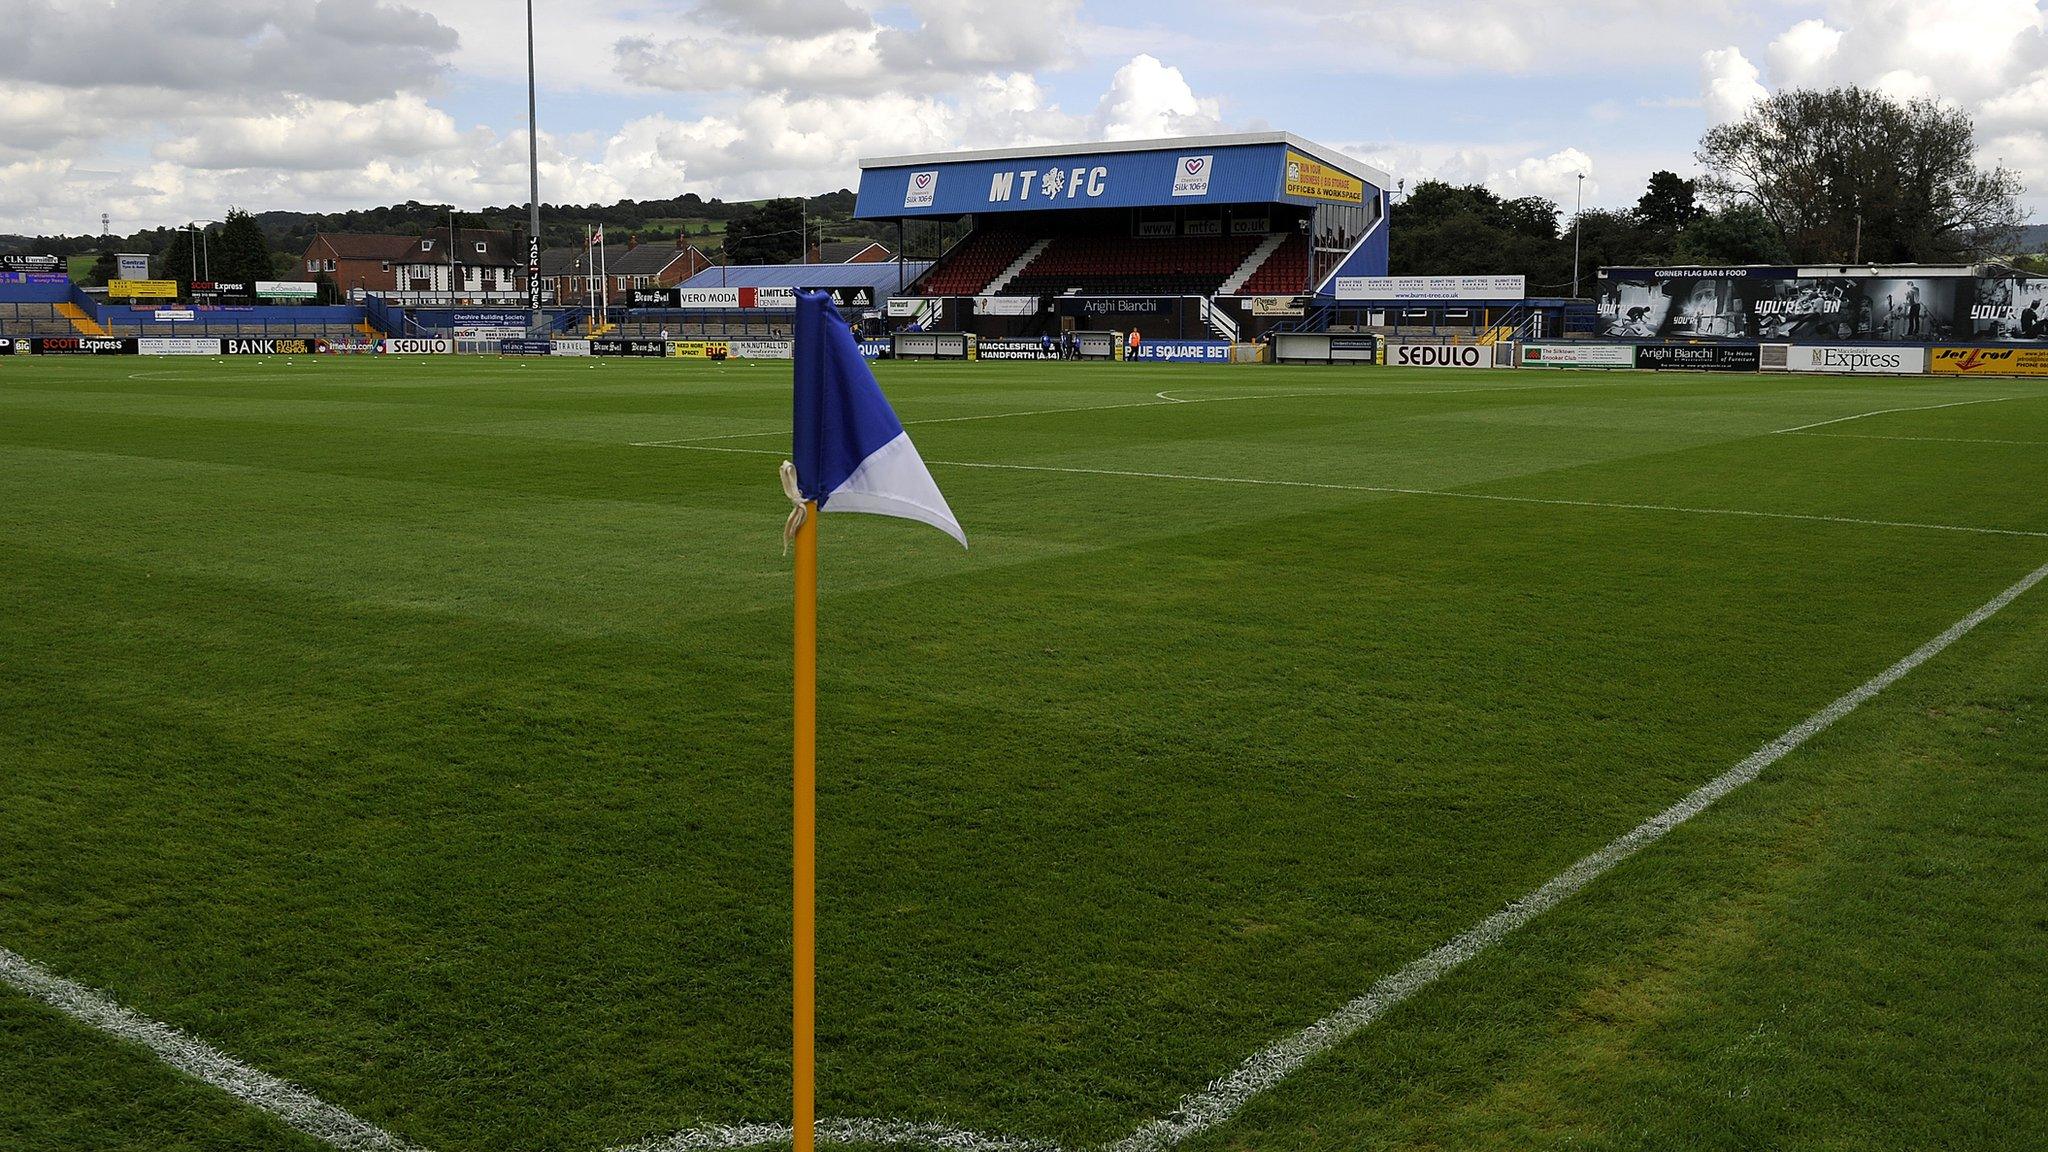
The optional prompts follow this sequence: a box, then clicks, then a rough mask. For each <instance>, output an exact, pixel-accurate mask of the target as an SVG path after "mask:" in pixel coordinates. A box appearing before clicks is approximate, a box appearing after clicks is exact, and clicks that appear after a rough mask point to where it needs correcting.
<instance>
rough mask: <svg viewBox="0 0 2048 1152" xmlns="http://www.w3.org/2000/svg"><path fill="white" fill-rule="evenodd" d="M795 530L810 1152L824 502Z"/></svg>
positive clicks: (803, 1115)
mask: <svg viewBox="0 0 2048 1152" xmlns="http://www.w3.org/2000/svg"><path fill="white" fill-rule="evenodd" d="M803 511H804V515H803V522H802V523H801V524H800V525H798V526H797V530H796V868H795V873H796V901H795V907H796V914H795V937H796V963H795V965H794V972H793V976H794V985H795V987H794V993H795V994H794V996H792V998H791V999H792V1000H793V1001H794V1003H795V1015H796V1019H795V1025H796V1027H795V1049H796V1051H795V1054H794V1055H795V1059H794V1060H793V1061H792V1065H791V1067H792V1070H793V1072H794V1079H795V1091H794V1097H795V1099H794V1104H795V1119H794V1121H793V1123H792V1124H791V1128H792V1131H793V1133H794V1139H795V1152H812V1149H813V1147H814V1142H815V1139H816V1136H815V1132H814V1127H815V1125H816V1115H815V1113H816V1109H817V1104H816V1101H817V1042H818V1037H817V977H818V845H817V837H818V505H817V502H816V501H805V503H804V509H803Z"/></svg>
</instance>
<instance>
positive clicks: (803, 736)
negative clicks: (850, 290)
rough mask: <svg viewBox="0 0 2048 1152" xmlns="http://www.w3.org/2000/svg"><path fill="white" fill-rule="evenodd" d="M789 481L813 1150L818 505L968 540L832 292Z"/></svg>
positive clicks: (796, 872) (808, 353)
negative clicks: (892, 518) (891, 519)
mask: <svg viewBox="0 0 2048 1152" xmlns="http://www.w3.org/2000/svg"><path fill="white" fill-rule="evenodd" d="M790 431H791V436H790V439H791V447H792V449H793V450H792V452H791V455H793V456H795V457H796V459H795V461H794V462H791V461H784V462H783V464H782V490H783V492H784V494H786V495H787V496H788V497H789V500H790V503H791V504H793V505H795V508H794V509H793V510H792V511H791V512H790V514H789V525H788V527H787V528H786V529H785V540H786V541H787V542H789V543H794V544H795V545H796V630H795V639H796V658H795V661H794V672H795V676H794V679H795V681H796V700H795V705H796V706H795V709H794V721H795V723H794V724H793V725H792V730H793V735H794V741H793V744H794V753H795V755H794V762H795V769H796V770H795V772H794V777H795V789H794V792H795V796H794V799H795V803H794V805H793V807H792V814H793V817H794V819H793V822H792V823H793V831H794V833H795V836H794V843H795V852H794V854H793V855H794V859H793V860H792V862H791V869H790V871H791V876H792V880H793V883H792V889H793V896H794V898H793V899H792V901H791V918H790V919H791V929H792V931H791V936H792V943H793V945H794V948H793V951H794V953H795V955H794V958H793V960H794V963H793V964H792V965H791V970H790V976H791V980H790V1000H791V1016H792V1024H793V1025H794V1026H793V1028H792V1030H791V1039H792V1045H791V1047H792V1060H791V1062H790V1073H791V1075H790V1083H791V1092H790V1097H791V1104H792V1116H791V1123H790V1135H791V1138H792V1140H791V1142H792V1144H793V1146H794V1149H795V1152H812V1149H813V1148H814V1147H815V1140H816V1135H817V1134H816V1128H817V1115H816V1112H817V1044H818V1033H817V987H818V512H819V511H820V510H821V509H823V508H825V507H827V506H828V505H829V506H830V507H831V508H833V509H835V510H837V511H841V512H876V513H880V514H881V515H884V516H901V517H904V518H905V519H908V520H918V521H922V522H924V523H926V524H929V525H931V526H932V527H934V528H937V529H939V530H940V531H941V532H944V533H946V534H947V535H949V536H951V537H952V538H953V539H955V540H958V541H959V542H960V546H961V547H963V548H964V547H966V546H967V534H966V533H965V532H962V531H961V530H960V522H959V521H958V520H955V519H954V518H953V510H952V509H951V508H948V507H946V498H945V497H944V496H942V495H940V494H939V486H938V485H937V484H934V483H933V482H932V474H931V472H929V471H928V470H926V468H925V466H924V460H923V458H921V457H920V456H918V454H917V449H916V448H915V447H913V446H912V445H911V443H910V434H909V433H907V432H905V431H904V430H903V422H902V421H900V420H898V419H896V413H895V412H894V411H893V410H892V409H890V407H889V401H888V400H887V399H885V398H884V397H883V396H882V388H881V385H879V384H876V383H875V374H874V373H873V372H870V371H869V370H868V363H867V361H866V360H865V359H863V358H862V357H861V354H860V346H859V345H858V344H855V343H854V341H853V333H852V332H851V331H850V330H848V328H847V327H846V323H845V321H843V320H841V319H840V318H839V312H838V309H836V308H835V307H833V304H832V297H831V295H830V294H828V293H824V292H799V293H798V294H797V298H796V393H795V403H794V406H793V411H792V420H791V425H790Z"/></svg>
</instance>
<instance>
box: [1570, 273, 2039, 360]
mask: <svg viewBox="0 0 2048 1152" xmlns="http://www.w3.org/2000/svg"><path fill="white" fill-rule="evenodd" d="M1800 271H1801V270H1800V269H1792V268H1731V269H1718V268H1706V269H1657V270H1654V271H1646V272H1637V271H1631V272H1629V274H1627V275H1624V276H1613V277H1609V278H1606V279H1604V280H1603V281H1602V282H1601V285H1600V288H1599V300H1598V304H1597V312H1598V318H1597V320H1596V322H1595V323H1596V331H1597V332H1598V334H1599V335H1601V336H1603V337H1606V338H1609V339H1620V340H1656V339H1670V338H1679V339H1687V340H1766V341H1773V342H1783V343H1791V344H1800V343H1807V344H1830V343H1839V342H1844V341H1851V340H1869V341H1891V342H1899V343H1928V342H1934V341H1939V340H1952V339H1954V338H1956V336H1957V335H1958V334H1959V333H1961V332H1967V331H1969V329H1970V326H1971V325H1972V324H1973V323H1976V322H1975V321H1972V320H1971V319H1970V317H1971V315H1972V314H1973V313H1974V312H1975V311H1976V308H1975V307H1974V306H1973V305H1971V304H1970V303H1969V301H1970V299H1971V298H1972V297H1973V296H1975V295H1976V294H1977V293H1978V292H1980V291H1981V290H1982V288H1981V286H1980V285H1979V284H1978V283H1976V282H1973V281H1971V280H1968V279H1964V278H1960V277H1955V276H1935V275H1924V276H1849V275H1840V276H1815V275H1805V276H1802V275H1798V272H1800ZM1807 271H1812V270H1811V269H1808V270H1807ZM2024 310H2025V309H2024V306H2014V307H2013V318H2012V320H2011V321H2010V324H2011V325H2012V326H2013V327H2015V328H2016V327H2018V326H2019V325H2020V323H2021V320H2020V313H2022V312H2024ZM2037 315H2039V313H2038V312H2037ZM1994 322H1997V321H1994Z"/></svg>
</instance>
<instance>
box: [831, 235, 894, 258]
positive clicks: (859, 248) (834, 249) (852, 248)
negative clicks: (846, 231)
mask: <svg viewBox="0 0 2048 1152" xmlns="http://www.w3.org/2000/svg"><path fill="white" fill-rule="evenodd" d="M870 248H880V249H881V250H882V255H883V258H884V259H886V258H888V257H890V256H893V255H895V254H894V253H892V252H890V251H889V249H888V246H887V245H884V244H883V243H882V242H881V241H879V240H833V241H831V242H829V243H825V244H820V245H818V260H817V262H818V263H820V264H844V263H846V262H847V261H849V260H852V259H853V258H854V257H855V256H858V255H860V254H861V253H863V252H866V251H867V250H868V249H870Z"/></svg>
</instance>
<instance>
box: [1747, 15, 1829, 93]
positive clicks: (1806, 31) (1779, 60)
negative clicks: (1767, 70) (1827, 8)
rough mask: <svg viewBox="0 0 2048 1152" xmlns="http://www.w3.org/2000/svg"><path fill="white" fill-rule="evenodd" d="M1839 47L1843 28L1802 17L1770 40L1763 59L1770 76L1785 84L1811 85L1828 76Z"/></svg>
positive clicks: (1787, 85) (1791, 85) (1790, 85)
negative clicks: (1768, 64)
mask: <svg viewBox="0 0 2048 1152" xmlns="http://www.w3.org/2000/svg"><path fill="white" fill-rule="evenodd" d="M1841 47H1842V30H1841V29H1839V28H1832V27H1829V26H1828V23H1827V21H1825V20H1801V21H1800V22H1799V23H1797V24H1794V25H1793V26H1792V27H1790V28H1787V29H1785V32H1784V34H1783V35H1781V36H1779V37H1778V38H1777V39H1776V40H1773V41H1771V46H1770V48H1769V50H1768V51H1767V53H1766V55H1765V58H1766V59H1767V60H1769V61H1770V65H1771V79H1773V80H1775V81H1777V82H1778V83H1779V84H1781V85H1784V86H1786V87H1803V86H1806V85H1810V84H1813V83H1815V82H1816V81H1818V80H1819V79H1821V78H1822V77H1824V76H1826V75H1827V70H1828V68H1829V66H1830V65H1831V64H1833V62H1834V59H1835V54H1836V53H1837V52H1839V51H1840V50H1841Z"/></svg>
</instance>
